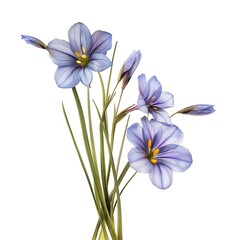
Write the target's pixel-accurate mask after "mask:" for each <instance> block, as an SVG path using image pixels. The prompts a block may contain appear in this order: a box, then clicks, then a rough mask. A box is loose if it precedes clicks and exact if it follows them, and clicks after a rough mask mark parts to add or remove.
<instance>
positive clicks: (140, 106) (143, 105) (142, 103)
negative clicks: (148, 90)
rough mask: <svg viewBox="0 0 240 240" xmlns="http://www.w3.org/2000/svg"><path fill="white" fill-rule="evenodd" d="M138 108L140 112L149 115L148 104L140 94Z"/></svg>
mask: <svg viewBox="0 0 240 240" xmlns="http://www.w3.org/2000/svg"><path fill="white" fill-rule="evenodd" d="M137 106H138V109H139V110H140V111H142V112H144V113H148V107H147V104H146V102H145V100H144V98H143V96H142V94H139V96H138V100H137Z"/></svg>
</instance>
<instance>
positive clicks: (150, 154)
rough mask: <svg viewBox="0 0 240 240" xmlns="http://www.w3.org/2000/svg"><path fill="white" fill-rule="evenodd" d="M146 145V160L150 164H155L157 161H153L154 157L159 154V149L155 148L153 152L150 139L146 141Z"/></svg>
mask: <svg viewBox="0 0 240 240" xmlns="http://www.w3.org/2000/svg"><path fill="white" fill-rule="evenodd" d="M147 145H148V155H147V158H148V160H149V161H150V162H151V163H152V164H156V163H157V160H156V159H155V156H156V155H157V154H158V153H159V152H160V149H159V148H156V149H154V150H153V149H152V140H151V139H148V143H147Z"/></svg>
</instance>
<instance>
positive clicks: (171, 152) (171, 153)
mask: <svg viewBox="0 0 240 240" xmlns="http://www.w3.org/2000/svg"><path fill="white" fill-rule="evenodd" d="M168 146H169V145H166V146H165V147H163V148H161V149H160V154H159V157H156V159H157V160H158V163H160V164H163V165H165V166H167V167H169V168H170V169H171V170H172V171H176V172H183V171H185V170H187V169H188V168H189V167H190V166H191V164H192V155H191V153H190V152H189V150H188V149H187V148H185V147H182V146H177V145H175V146H174V145H170V147H168ZM167 148H168V149H167Z"/></svg>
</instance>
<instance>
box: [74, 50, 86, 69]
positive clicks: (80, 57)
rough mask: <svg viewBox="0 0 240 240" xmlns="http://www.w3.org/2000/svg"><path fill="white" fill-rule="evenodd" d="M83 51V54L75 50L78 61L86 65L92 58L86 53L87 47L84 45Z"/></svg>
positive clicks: (83, 65)
mask: <svg viewBox="0 0 240 240" xmlns="http://www.w3.org/2000/svg"><path fill="white" fill-rule="evenodd" d="M82 52H83V54H81V53H80V52H77V51H76V52H75V55H76V57H77V60H76V63H77V64H79V65H81V67H86V66H87V65H88V63H89V61H90V60H89V58H88V56H87V55H86V49H85V48H84V47H82Z"/></svg>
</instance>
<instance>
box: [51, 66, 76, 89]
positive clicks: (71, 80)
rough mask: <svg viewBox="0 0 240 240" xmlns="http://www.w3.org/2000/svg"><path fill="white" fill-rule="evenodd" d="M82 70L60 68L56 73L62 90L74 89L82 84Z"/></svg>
mask: <svg viewBox="0 0 240 240" xmlns="http://www.w3.org/2000/svg"><path fill="white" fill-rule="evenodd" d="M80 71H81V69H80V68H77V67H58V69H57V71H56V73H55V76H54V77H55V81H56V83H57V86H58V87H60V88H73V87H75V86H76V85H77V84H78V83H79V82H80V74H79V73H80Z"/></svg>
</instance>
